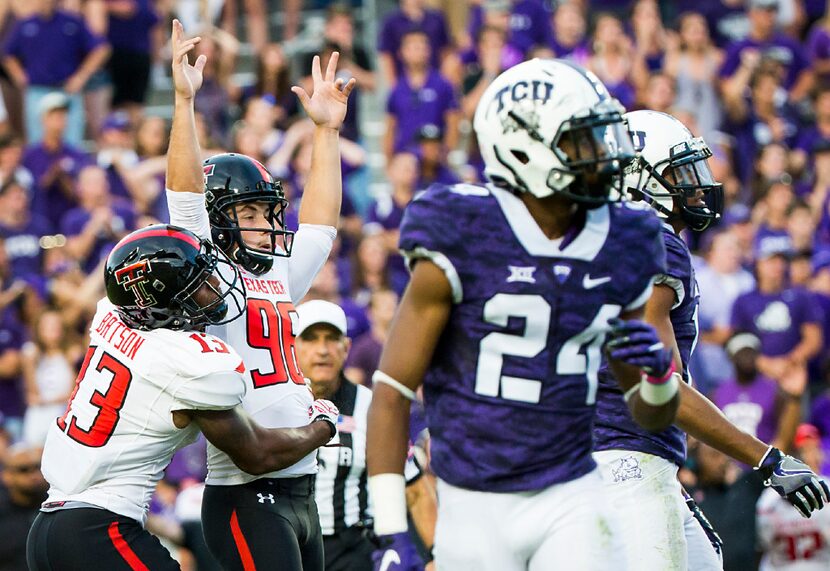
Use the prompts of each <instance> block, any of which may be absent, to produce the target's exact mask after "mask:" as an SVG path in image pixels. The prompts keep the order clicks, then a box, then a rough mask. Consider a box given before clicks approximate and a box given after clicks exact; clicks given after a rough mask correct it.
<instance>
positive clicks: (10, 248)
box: [0, 214, 55, 293]
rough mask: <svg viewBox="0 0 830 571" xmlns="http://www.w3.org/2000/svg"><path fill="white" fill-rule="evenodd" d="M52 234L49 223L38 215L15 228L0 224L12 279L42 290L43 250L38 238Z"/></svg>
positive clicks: (30, 217) (0, 233)
mask: <svg viewBox="0 0 830 571" xmlns="http://www.w3.org/2000/svg"><path fill="white" fill-rule="evenodd" d="M54 233H55V231H54V229H53V227H52V225H51V224H49V221H48V220H46V219H45V218H43V217H42V216H40V215H38V214H32V215H30V216H29V220H27V221H26V223H25V224H22V225H21V226H18V227H16V228H13V227H11V226H3V225H2V224H0V237H2V238H3V245H4V249H5V251H6V257H7V258H8V260H9V265H10V266H11V270H12V277H14V278H21V279H24V280H26V281H27V282H29V283H30V284H32V285H33V286H35V287H37V288H38V289H42V285H43V249H41V247H40V238H41V236H47V235H50V234H54ZM41 293H43V292H41Z"/></svg>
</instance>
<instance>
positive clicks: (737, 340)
mask: <svg viewBox="0 0 830 571" xmlns="http://www.w3.org/2000/svg"><path fill="white" fill-rule="evenodd" d="M743 349H754V350H755V351H760V350H761V340H760V339H758V337H757V336H756V335H753V334H752V333H738V334H737V335H735V336H733V337H732V338H731V339H730V340H729V341H727V342H726V354H727V355H729V356H730V357H734V356H735V355H736V354H737V353H738V351H741V350H743Z"/></svg>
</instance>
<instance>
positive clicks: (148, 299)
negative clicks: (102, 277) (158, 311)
mask: <svg viewBox="0 0 830 571" xmlns="http://www.w3.org/2000/svg"><path fill="white" fill-rule="evenodd" d="M149 273H150V261H149V260H139V261H138V262H136V263H134V264H130V265H129V266H124V267H123V268H121V269H119V270H116V272H115V280H116V282H117V283H118V285H120V286H123V287H124V289H125V290H132V293H133V295H134V296H135V302H136V303H137V304H138V307H151V306H153V305H155V303H156V298H155V297H153V295H152V294H150V293H147V290H146V289H145V288H144V284H146V283H147V282H149V281H150V277H149V276H148V274H149Z"/></svg>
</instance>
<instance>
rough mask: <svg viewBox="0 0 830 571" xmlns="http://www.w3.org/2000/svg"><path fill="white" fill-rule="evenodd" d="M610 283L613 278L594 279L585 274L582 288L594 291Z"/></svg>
mask: <svg viewBox="0 0 830 571" xmlns="http://www.w3.org/2000/svg"><path fill="white" fill-rule="evenodd" d="M610 281H611V276H605V277H602V278H592V277H591V276H590V275H589V274H585V277H584V278H582V287H583V288H585V289H594V288H595V287H597V286H600V285H602V284H604V283H607V282H610Z"/></svg>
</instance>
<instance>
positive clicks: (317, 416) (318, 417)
mask: <svg viewBox="0 0 830 571" xmlns="http://www.w3.org/2000/svg"><path fill="white" fill-rule="evenodd" d="M308 417H309V418H310V419H311V422H318V421H323V422H328V423H329V424H330V425H331V438H334V437H335V436H336V435H337V419H338V418H339V417H340V410H338V408H337V406H335V404H334V403H333V402H331V401H330V400H325V399H317V400H316V401H314V402H313V403H311V406H310V407H308Z"/></svg>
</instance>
